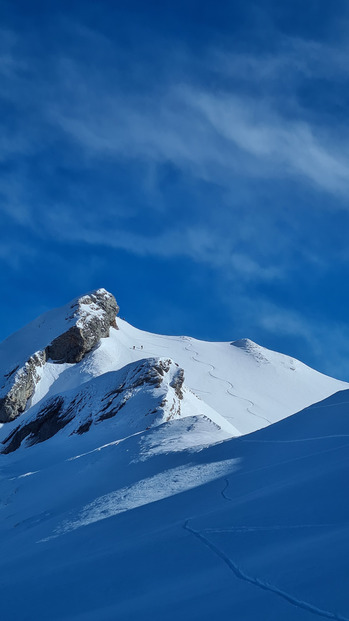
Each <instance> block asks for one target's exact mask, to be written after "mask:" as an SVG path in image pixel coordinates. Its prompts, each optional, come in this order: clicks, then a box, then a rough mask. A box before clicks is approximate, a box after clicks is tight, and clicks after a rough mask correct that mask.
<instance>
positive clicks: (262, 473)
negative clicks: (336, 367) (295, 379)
mask: <svg viewBox="0 0 349 621" xmlns="http://www.w3.org/2000/svg"><path fill="white" fill-rule="evenodd" d="M348 402H349V391H343V392H340V393H337V394H336V395H334V396H332V397H330V398H329V399H327V400H326V401H325V402H322V403H320V404H318V405H315V406H311V407H310V408H308V409H306V410H305V411H303V412H301V413H300V414H297V415H295V416H293V417H289V418H287V419H285V420H283V421H281V422H279V423H277V424H275V425H273V426H271V427H268V428H266V429H262V430H260V431H258V432H256V433H254V434H251V435H248V436H244V437H239V438H235V439H228V440H226V441H224V442H220V443H218V444H215V445H214V446H209V447H206V448H204V449H203V448H202V447H198V448H197V449H195V448H193V447H190V449H188V448H186V447H185V445H184V444H182V447H181V448H180V446H181V443H183V438H185V437H186V436H189V435H190V434H191V433H192V430H193V431H194V433H197V434H198V435H200V431H203V428H206V430H207V427H209V426H210V425H211V426H212V423H210V422H209V421H208V420H207V419H205V418H203V417H200V416H197V417H187V418H183V419H180V418H179V419H176V420H173V421H170V422H168V423H164V424H162V425H159V426H157V427H153V428H151V429H149V430H147V431H143V432H141V433H136V434H134V435H132V436H131V437H128V438H126V439H124V440H123V441H118V442H111V441H110V438H111V437H112V436H113V428H112V426H113V424H114V422H115V419H110V420H107V421H105V424H104V425H100V426H99V427H98V428H96V429H95V430H94V432H93V433H86V434H83V435H81V436H79V435H73V436H71V437H69V438H67V437H66V436H62V435H59V434H58V435H56V436H55V437H54V438H52V439H51V440H49V441H48V442H44V443H42V444H37V445H36V446H33V447H31V448H30V449H28V450H22V451H16V452H15V453H13V454H11V455H6V456H2V457H1V461H0V464H1V478H0V497H1V504H0V515H1V522H0V524H1V528H0V538H1V549H2V555H1V559H0V568H1V576H2V579H1V586H0V593H1V607H2V618H4V619H11V621H22V620H23V619H25V620H27V621H29V620H30V621H31V620H33V621H34V620H36V619H47V618H49V619H50V620H51V619H52V621H57V620H60V621H63V620H65V621H95V620H96V619H98V620H99V621H114V620H115V619H127V620H128V621H136V620H137V621H138V620H139V619H152V620H155V621H160V620H163V619H164V618H166V619H168V620H170V621H172V620H173V621H177V620H178V618H181V619H184V620H185V621H189V620H190V621H191V620H194V621H195V620H198V621H199V620H204V621H206V620H207V621H211V620H212V619H220V620H222V621H224V620H227V621H230V620H231V619H232V618H236V619H239V620H240V619H241V620H244V621H256V619H258V620H260V619H261V620H262V619H263V620H264V619H266V620H268V621H280V619H283V620H286V621H288V620H289V621H311V620H312V619H314V618H316V617H318V618H323V619H337V620H342V621H347V620H348V619H349V597H348V585H347V580H348V578H347V576H348V575H349V539H348V524H349V499H348V495H347V481H348V476H349V451H348V446H349V417H348ZM164 438H165V439H166V448H165V450H164V446H163V440H164ZM107 440H109V443H108V442H107ZM103 442H104V444H103ZM171 442H172V446H174V447H175V450H172V449H171ZM159 448H160V450H159Z"/></svg>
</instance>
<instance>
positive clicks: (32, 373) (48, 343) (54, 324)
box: [0, 289, 119, 422]
mask: <svg viewBox="0 0 349 621" xmlns="http://www.w3.org/2000/svg"><path fill="white" fill-rule="evenodd" d="M118 310H119V307H118V305H117V303H116V301H115V298H114V296H113V295H112V294H111V293H108V292H107V291H106V290H105V289H98V290H96V291H94V292H92V293H90V294H87V295H84V296H82V297H80V298H77V299H76V300H74V301H73V302H71V303H70V304H68V305H67V306H65V307H63V308H59V309H55V310H53V311H50V312H48V313H46V314H45V315H42V316H41V317H39V318H38V319H36V320H35V321H33V322H32V323H30V324H29V325H27V326H26V327H25V328H23V329H22V330H20V331H19V332H16V333H15V334H13V335H12V336H10V337H9V338H8V339H6V340H5V341H4V342H3V343H1V344H0V384H1V388H0V422H8V421H10V420H13V419H14V418H16V417H17V416H18V415H19V414H21V413H22V412H23V411H24V410H25V408H26V405H27V402H28V400H29V399H30V398H31V397H32V395H33V393H34V391H35V386H36V384H37V383H38V381H39V379H40V377H41V370H42V367H43V366H44V365H45V363H46V361H48V360H52V361H53V362H54V363H57V364H62V363H76V362H79V361H80V360H82V358H83V357H84V356H85V355H86V354H87V353H88V352H89V351H91V350H92V349H93V348H94V347H95V346H96V345H97V343H98V342H99V340H100V339H101V338H102V337H107V336H109V330H110V327H111V326H113V327H114V328H116V327H117V326H116V315H117V313H118Z"/></svg>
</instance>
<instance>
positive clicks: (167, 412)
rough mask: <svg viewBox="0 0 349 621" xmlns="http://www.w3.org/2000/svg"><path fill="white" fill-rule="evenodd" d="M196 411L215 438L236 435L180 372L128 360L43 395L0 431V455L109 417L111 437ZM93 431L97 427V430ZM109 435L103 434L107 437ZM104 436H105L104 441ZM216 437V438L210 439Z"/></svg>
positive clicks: (160, 362) (157, 362)
mask: <svg viewBox="0 0 349 621" xmlns="http://www.w3.org/2000/svg"><path fill="white" fill-rule="evenodd" d="M193 414H199V415H201V416H206V417H207V418H209V419H210V420H211V421H213V422H214V423H215V425H216V427H217V429H220V430H221V429H223V432H222V434H221V435H220V437H219V439H225V438H228V437H231V436H232V435H239V434H238V432H237V430H236V429H234V428H233V427H232V426H231V425H229V423H227V422H226V421H225V420H224V419H223V418H221V417H220V416H219V414H218V413H217V412H214V411H213V410H211V408H209V407H208V406H207V405H206V404H204V403H203V402H201V401H200V400H199V399H198V398H197V397H196V396H195V395H194V394H192V393H190V391H188V389H187V388H186V387H185V385H184V371H183V369H181V368H180V367H179V366H178V364H176V363H174V362H173V361H172V360H170V359H165V358H162V359H161V358H160V359H159V358H158V359H156V358H155V359H154V358H148V359H145V360H140V361H138V362H135V363H131V364H129V365H126V366H125V367H123V368H122V369H121V370H120V371H111V372H109V373H104V374H103V375H101V376H99V377H96V378H94V379H91V380H90V381H89V382H85V383H84V384H83V385H82V386H81V387H79V388H77V389H73V390H70V391H67V392H63V393H61V394H59V395H56V396H54V397H51V398H47V399H44V400H43V401H41V402H40V403H39V404H38V405H36V406H33V407H32V408H31V409H30V410H28V411H27V413H26V414H25V415H24V416H22V417H21V419H20V422H19V424H18V422H17V421H14V423H12V425H5V426H4V427H3V428H2V430H1V432H0V442H1V443H2V449H1V450H0V452H1V453H3V454H7V453H12V452H13V451H16V450H17V449H18V448H20V446H21V445H23V446H32V445H34V444H38V443H40V442H43V441H45V440H49V439H50V438H52V437H53V436H55V435H56V434H58V433H59V432H61V434H62V432H63V430H64V434H65V436H72V435H74V434H78V435H82V434H85V433H87V432H89V431H90V429H91V427H93V428H94V430H95V431H96V428H98V427H100V426H101V425H102V426H103V424H104V422H105V421H108V420H109V419H114V420H113V425H112V427H109V428H108V430H106V431H107V434H111V433H112V438H113V441H115V440H118V439H120V438H124V437H128V436H131V435H133V434H135V433H140V432H142V431H145V430H147V429H150V427H153V426H157V425H160V424H161V423H164V422H169V421H170V420H174V419H177V418H182V417H185V416H192V415H193ZM98 431H99V430H98ZM110 437H111V436H110V435H109V438H110ZM107 439H108V435H107V436H106V440H107ZM215 439H216V438H215Z"/></svg>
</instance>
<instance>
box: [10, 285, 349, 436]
mask: <svg viewBox="0 0 349 621" xmlns="http://www.w3.org/2000/svg"><path fill="white" fill-rule="evenodd" d="M101 291H104V290H101ZM71 306H72V304H69V305H67V306H66V307H63V308H62V309H56V310H54V311H50V312H49V313H47V314H46V315H44V316H43V317H42V318H38V319H37V320H36V321H35V322H32V323H31V324H29V326H27V327H26V328H23V330H20V331H19V332H18V333H16V334H15V335H13V336H12V337H9V339H7V340H6V341H4V342H3V343H2V344H1V345H0V376H1V373H2V374H3V375H4V374H5V372H6V369H8V368H9V366H11V368H12V367H14V366H15V364H16V359H15V357H16V355H17V357H18V359H20V360H21V361H23V360H25V359H27V358H28V357H29V356H30V355H32V354H34V353H35V352H36V351H37V350H40V348H42V347H43V346H44V345H43V344H47V343H48V342H50V339H52V338H55V337H56V336H57V335H58V334H59V331H60V330H61V331H62V330H63V329H66V322H67V319H66V318H67V317H69V309H70V310H71ZM95 312H96V311H95V309H93V308H92V309H91V313H92V315H93V314H94V313H95ZM84 313H85V317H86V316H87V315H88V309H87V308H85V307H84ZM118 327H119V330H115V329H114V328H111V329H110V336H109V338H102V339H101V340H100V344H99V346H97V347H96V348H95V349H94V350H93V351H92V352H90V353H89V354H87V355H86V356H85V358H84V359H83V360H82V361H81V362H80V363H78V364H68V363H65V364H57V363H54V362H52V361H47V362H45V363H44V364H43V365H42V366H39V367H37V374H38V377H39V379H38V383H37V385H36V388H35V392H34V395H33V396H32V398H31V400H30V401H29V402H28V404H27V409H28V408H29V407H30V406H32V405H36V404H37V403H39V402H40V401H41V400H43V399H44V398H48V397H52V396H54V395H57V394H60V393H61V392H62V391H67V390H69V389H72V388H77V387H79V386H81V385H82V384H83V383H84V382H87V381H89V380H91V379H92V378H95V377H98V376H100V375H103V374H104V373H107V372H110V371H118V370H120V369H122V368H123V367H124V366H125V365H127V364H129V363H131V362H135V361H137V360H141V359H144V358H163V357H166V358H170V359H172V360H173V361H174V362H175V363H177V364H178V365H179V366H180V367H181V368H183V369H184V375H185V385H186V386H187V388H188V389H190V390H191V391H192V392H194V393H195V394H196V395H197V396H198V397H199V398H200V399H201V401H203V402H204V403H206V404H207V405H209V406H210V407H211V408H213V409H214V410H215V411H216V412H218V413H219V414H220V415H221V416H224V417H225V418H226V420H227V421H228V422H229V423H231V425H232V427H233V428H234V432H232V435H236V430H237V432H239V433H241V434H245V433H250V432H252V431H255V430H257V429H260V428H262V427H265V426H267V425H269V424H270V423H273V422H276V421H278V420H280V419H282V418H285V417H286V416H289V415H290V414H294V413H295V412H297V411H299V410H301V409H302V408H304V407H306V406H308V405H311V404H312V403H314V402H316V401H319V400H321V399H324V398H325V397H327V396H329V395H331V394H333V393H335V392H337V391H338V390H342V389H344V388H347V387H348V384H346V383H345V382H341V381H339V380H336V379H333V378H331V377H328V376H325V375H323V374H321V373H318V372H317V371H314V370H313V369H311V368H309V367H308V366H306V365H304V364H303V363H301V362H299V361H298V360H295V359H293V358H290V357H289V356H285V355H283V354H279V353H276V352H273V351H270V350H267V349H265V348H263V347H261V346H259V345H257V344H256V343H253V342H252V341H249V340H248V339H242V340H239V341H234V342H232V343H229V342H228V343H209V342H205V341H198V340H196V339H193V338H190V337H185V336H183V337H168V336H163V335H157V334H151V333H148V332H143V331H141V330H138V329H136V328H134V327H132V326H131V325H130V324H128V323H127V322H126V321H123V320H121V319H119V318H118ZM16 352H17V354H16ZM9 359H10V360H11V364H10V365H9ZM17 364H18V363H17ZM2 369H3V370H2Z"/></svg>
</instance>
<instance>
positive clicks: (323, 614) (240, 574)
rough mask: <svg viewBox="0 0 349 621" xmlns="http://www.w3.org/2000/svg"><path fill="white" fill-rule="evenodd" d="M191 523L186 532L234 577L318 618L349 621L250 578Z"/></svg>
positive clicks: (186, 524)
mask: <svg viewBox="0 0 349 621" xmlns="http://www.w3.org/2000/svg"><path fill="white" fill-rule="evenodd" d="M189 522H190V520H186V521H185V523H184V524H183V528H184V530H186V531H187V532H189V533H191V534H192V535H193V536H194V537H196V539H198V540H199V541H201V543H203V544H204V545H205V546H206V547H207V548H209V550H211V552H213V553H214V554H215V555H216V556H218V557H219V558H220V559H221V560H222V561H223V562H224V563H225V564H226V565H227V566H228V568H229V569H230V571H231V572H232V573H233V574H234V576H235V577H236V578H238V579H239V580H243V581H244V582H248V583H249V584H252V585H253V586H256V587H258V588H260V589H262V590H263V591H268V592H269V593H274V594H275V595H278V596H279V597H281V598H282V599H284V600H285V601H287V602H288V603H289V604H291V605H292V606H295V607H296V608H301V609H302V610H306V611H307V612H310V613H312V614H314V615H317V616H318V617H323V618H325V619H334V620H335V621H349V618H348V617H344V616H343V615H341V614H338V613H335V612H332V611H330V610H324V609H322V608H318V607H317V606H315V605H314V604H311V603H309V602H306V601H304V600H302V599H298V598H297V597H295V596H294V595H292V594H291V593H287V591H284V590H283V589H280V588H278V587H277V586H275V585H273V584H270V583H269V582H266V581H264V580H262V579H261V578H256V577H254V576H250V575H249V574H247V573H246V572H245V571H243V570H242V569H241V568H240V567H239V566H238V565H237V564H236V563H235V562H234V561H233V560H232V559H231V558H230V557H229V556H228V555H227V554H226V553H225V552H224V551H223V550H221V549H220V548H219V547H218V546H217V545H216V544H214V543H212V541H210V539H208V538H207V537H206V536H205V535H204V534H203V532H205V531H198V530H195V529H194V528H192V527H191V526H189Z"/></svg>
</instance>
